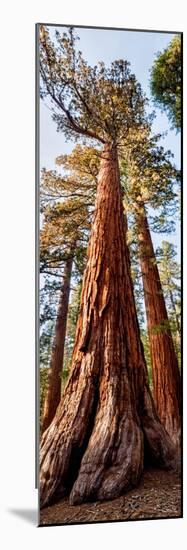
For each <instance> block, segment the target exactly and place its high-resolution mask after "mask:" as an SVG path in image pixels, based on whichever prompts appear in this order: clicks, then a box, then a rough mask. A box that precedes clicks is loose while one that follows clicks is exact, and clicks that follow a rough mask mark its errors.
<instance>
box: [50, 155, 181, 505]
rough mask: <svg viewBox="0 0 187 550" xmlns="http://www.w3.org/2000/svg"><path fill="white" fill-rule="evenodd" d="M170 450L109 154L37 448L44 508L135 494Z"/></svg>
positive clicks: (112, 158)
mask: <svg viewBox="0 0 187 550" xmlns="http://www.w3.org/2000/svg"><path fill="white" fill-rule="evenodd" d="M144 449H145V450H146V456H147V457H149V460H151V461H153V462H155V463H157V464H159V465H160V466H168V465H170V464H171V462H172V459H173V445H172V442H171V440H170V437H169V436H168V434H167V433H166V432H165V429H164V427H163V426H162V424H161V422H160V420H159V419H158V416H157V414H156V411H155V407H154V403H153V399H152V397H151V394H150V391H149V387H148V380H147V370H146V365H145V360H144V354H143V348H142V345H141V341H140V334H139V328H138V323H137V316H136V311H135V304H134V297H133V290H132V283H131V278H130V263H129V255H128V250H127V246H126V231H125V224H124V213H123V205H122V196H121V190H120V179H119V169H118V159H117V153H116V150H115V148H110V147H109V146H108V147H107V146H105V148H104V151H103V159H102V161H101V169H100V174H99V182H98V188H97V197H96V208H95V216H94V221H93V226H92V232H91V238H90V244H89V250H88V262H87V267H86V270H85V275H84V280H83V287H82V296H81V308H80V314H79V318H78V324H77V330H76V339H75V347H74V354H73V362H72V369H71V373H70V377H69V381H68V383H67V386H66V389H65V392H64V395H63V398H62V401H61V403H60V405H59V407H58V409H57V412H56V415H55V418H54V420H53V422H52V423H51V425H50V427H49V428H48V430H46V432H45V433H44V434H43V438H42V442H41V468H40V473H41V478H40V498H41V506H44V505H46V504H48V503H50V502H51V501H52V500H53V499H55V498H57V497H58V496H63V495H65V494H67V493H70V503H71V504H76V503H80V502H83V501H86V500H92V499H99V500H102V499H110V498H114V497H117V496H119V495H120V494H121V493H123V492H124V491H125V490H127V489H128V488H130V487H131V486H133V485H135V484H136V483H137V482H138V480H139V477H140V475H141V472H142V469H143V464H144Z"/></svg>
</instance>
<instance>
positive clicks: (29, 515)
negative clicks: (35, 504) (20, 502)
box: [7, 508, 38, 527]
mask: <svg viewBox="0 0 187 550" xmlns="http://www.w3.org/2000/svg"><path fill="white" fill-rule="evenodd" d="M7 512H8V513H9V514H12V515H13V516H18V517H19V518H20V519H22V520H23V521H26V522H27V523H31V524H32V525H35V527H37V526H38V512H37V510H34V509H26V508H25V509H24V510H23V509H20V508H11V509H9V510H7Z"/></svg>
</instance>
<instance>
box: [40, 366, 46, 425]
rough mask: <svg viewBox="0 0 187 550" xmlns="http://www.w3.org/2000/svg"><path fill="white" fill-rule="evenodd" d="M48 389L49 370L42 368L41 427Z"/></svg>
mask: <svg viewBox="0 0 187 550" xmlns="http://www.w3.org/2000/svg"><path fill="white" fill-rule="evenodd" d="M47 387H48V368H47V367H40V425H41V421H42V416H43V406H44V401H45V396H46V391H47Z"/></svg>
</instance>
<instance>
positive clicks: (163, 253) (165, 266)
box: [156, 241, 181, 362]
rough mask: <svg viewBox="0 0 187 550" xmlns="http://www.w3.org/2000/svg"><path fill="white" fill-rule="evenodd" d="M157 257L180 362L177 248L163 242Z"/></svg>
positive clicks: (179, 296)
mask: <svg viewBox="0 0 187 550" xmlns="http://www.w3.org/2000/svg"><path fill="white" fill-rule="evenodd" d="M156 257H157V262H158V268H159V273H160V279H161V283H162V288H163V293H164V297H165V302H166V306H167V311H168V316H169V322H170V328H171V332H172V336H173V340H174V344H175V348H176V352H177V355H178V359H179V362H180V348H181V269H180V265H179V263H178V262H177V261H176V247H175V246H174V245H173V244H172V243H169V242H167V241H163V242H162V245H161V247H158V248H157V250H156Z"/></svg>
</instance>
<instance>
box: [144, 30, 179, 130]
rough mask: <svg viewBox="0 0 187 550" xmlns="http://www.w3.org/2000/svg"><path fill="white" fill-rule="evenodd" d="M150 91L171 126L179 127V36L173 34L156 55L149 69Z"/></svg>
mask: <svg viewBox="0 0 187 550" xmlns="http://www.w3.org/2000/svg"><path fill="white" fill-rule="evenodd" d="M151 92H152V94H153V97H154V99H155V103H156V105H158V107H161V108H162V109H163V110H165V111H166V112H167V115H168V117H169V120H170V122H171V123H172V127H173V128H176V129H177V130H180V127H181V37H180V36H179V35H177V36H175V37H174V38H173V40H172V41H171V43H170V44H169V46H168V47H167V48H166V49H165V50H164V51H163V52H161V53H159V54H158V56H157V57H156V59H155V61H154V64H153V67H152V70H151Z"/></svg>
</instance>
